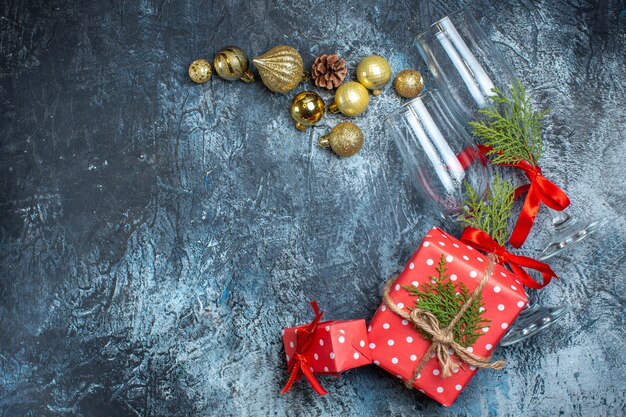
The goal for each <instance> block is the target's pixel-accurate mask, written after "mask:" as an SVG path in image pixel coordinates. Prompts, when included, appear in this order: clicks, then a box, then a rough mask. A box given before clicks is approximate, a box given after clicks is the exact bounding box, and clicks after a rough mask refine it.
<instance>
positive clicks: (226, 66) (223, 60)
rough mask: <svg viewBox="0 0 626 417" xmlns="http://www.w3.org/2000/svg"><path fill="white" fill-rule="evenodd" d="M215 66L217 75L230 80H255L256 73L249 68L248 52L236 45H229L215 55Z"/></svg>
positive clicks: (248, 81) (247, 81)
mask: <svg viewBox="0 0 626 417" xmlns="http://www.w3.org/2000/svg"><path fill="white" fill-rule="evenodd" d="M213 66H214V67H215V72H217V75H219V76H220V77H222V78H223V79H225V80H228V81H236V80H241V81H243V82H246V83H250V82H252V81H254V74H252V72H251V71H250V70H249V69H248V57H247V56H246V53H245V52H244V51H243V50H242V49H241V48H237V47H236V46H228V47H226V48H224V49H222V50H221V51H219V52H218V53H217V54H216V55H215V59H214V60H213Z"/></svg>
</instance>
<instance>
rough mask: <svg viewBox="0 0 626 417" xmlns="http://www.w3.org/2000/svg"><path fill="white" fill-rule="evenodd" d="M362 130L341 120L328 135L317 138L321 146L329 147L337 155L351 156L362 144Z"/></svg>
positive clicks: (363, 137)
mask: <svg viewBox="0 0 626 417" xmlns="http://www.w3.org/2000/svg"><path fill="white" fill-rule="evenodd" d="M363 139H365V136H364V135H363V131H362V130H361V129H359V127H358V126H357V125H355V124H354V123H351V122H341V123H339V124H338V125H337V126H335V127H334V128H333V130H331V131H330V133H329V134H328V135H325V136H322V137H321V138H319V140H318V143H319V145H320V146H321V147H322V148H331V149H332V150H333V152H335V153H336V154H337V155H339V156H352V155H354V154H355V153H357V152H358V151H359V150H360V149H361V146H362V145H363Z"/></svg>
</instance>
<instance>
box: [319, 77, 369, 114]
mask: <svg viewBox="0 0 626 417" xmlns="http://www.w3.org/2000/svg"><path fill="white" fill-rule="evenodd" d="M369 103H370V95H369V93H368V92H367V89H366V88H365V87H363V85H361V84H359V83H357V82H355V81H349V82H347V83H344V84H341V85H340V86H339V88H338V89H337V92H336V93H335V101H334V102H333V104H331V105H330V107H329V111H330V112H331V113H337V111H340V112H341V113H343V114H344V115H346V116H358V115H359V114H361V113H363V112H364V111H365V109H367V106H368V104H369Z"/></svg>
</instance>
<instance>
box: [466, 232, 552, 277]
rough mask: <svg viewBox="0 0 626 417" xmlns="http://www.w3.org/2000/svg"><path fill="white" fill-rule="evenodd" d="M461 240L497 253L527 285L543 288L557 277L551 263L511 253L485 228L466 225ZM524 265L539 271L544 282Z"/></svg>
mask: <svg viewBox="0 0 626 417" xmlns="http://www.w3.org/2000/svg"><path fill="white" fill-rule="evenodd" d="M460 240H461V242H463V243H466V244H469V245H473V246H474V247H475V248H476V249H478V250H481V251H485V252H491V253H495V254H496V255H497V256H498V258H499V259H500V261H501V262H506V263H507V264H508V265H509V266H510V268H511V270H512V271H513V273H514V274H515V275H516V276H517V277H518V278H519V279H520V280H521V282H522V284H524V286H526V287H529V288H535V289H541V288H543V287H545V286H546V285H548V284H549V283H550V281H551V280H552V278H556V277H557V276H556V274H555V273H554V271H553V270H552V268H550V265H548V264H545V263H543V262H540V261H538V260H536V259H533V258H529V257H528V256H520V255H513V254H512V253H509V252H508V251H507V250H506V249H504V248H503V247H502V246H500V245H499V244H498V242H496V241H495V240H494V239H493V238H492V237H491V236H489V235H488V234H487V233H486V232H485V231H483V230H480V229H476V228H474V227H466V228H465V230H463V234H462V235H461V239H460ZM522 267H524V268H529V269H534V270H535V271H539V272H540V273H541V275H542V276H543V284H540V283H538V282H537V281H535V280H534V279H533V277H531V276H530V274H529V273H528V272H526V271H525V270H524V268H522Z"/></svg>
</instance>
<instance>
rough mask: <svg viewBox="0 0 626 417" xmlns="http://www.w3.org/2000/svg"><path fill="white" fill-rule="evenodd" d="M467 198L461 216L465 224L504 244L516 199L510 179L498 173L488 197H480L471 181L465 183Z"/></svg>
mask: <svg viewBox="0 0 626 417" xmlns="http://www.w3.org/2000/svg"><path fill="white" fill-rule="evenodd" d="M465 189H466V194H467V199H466V200H465V205H464V206H463V211H464V214H463V216H460V220H461V222H462V223H463V224H464V225H465V226H471V227H475V228H477V229H481V230H483V231H484V232H485V233H487V234H488V235H489V236H491V237H492V238H494V239H495V241H496V242H498V244H500V245H502V246H504V244H505V243H506V241H507V239H508V238H509V227H508V225H509V218H510V217H511V212H512V210H513V202H514V201H515V189H514V187H513V184H512V183H511V182H510V181H506V180H503V179H502V178H500V175H498V174H496V176H495V178H494V180H493V184H491V187H490V189H489V193H488V195H487V198H486V199H485V200H483V199H482V198H480V196H479V195H478V193H477V192H476V190H474V188H472V186H471V185H470V184H469V182H466V183H465Z"/></svg>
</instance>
